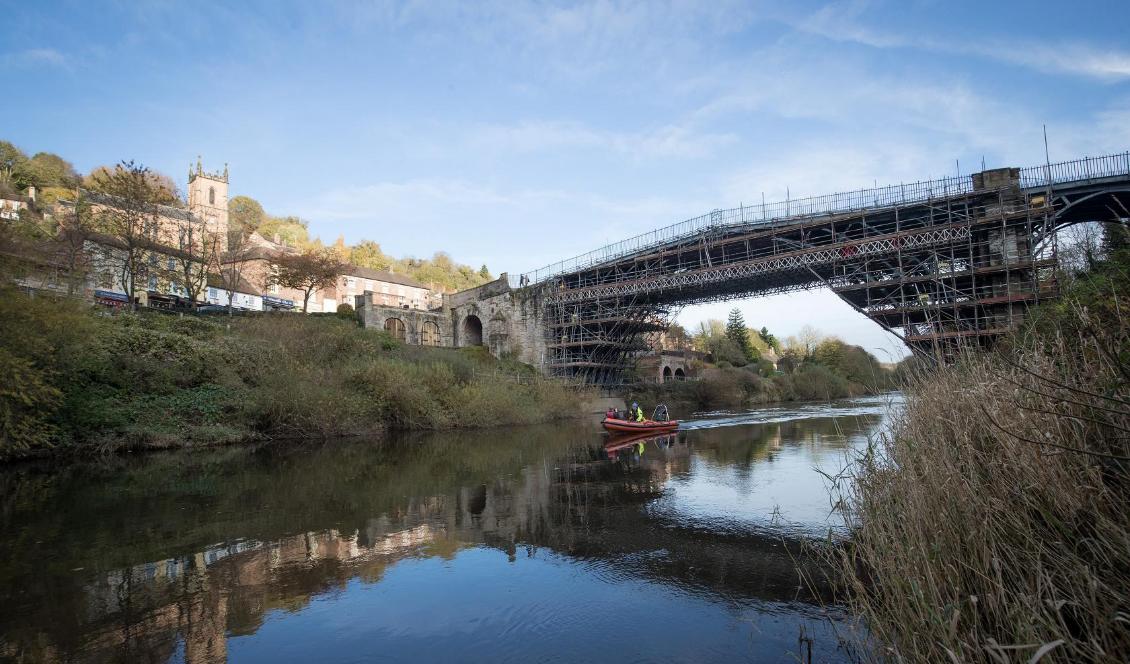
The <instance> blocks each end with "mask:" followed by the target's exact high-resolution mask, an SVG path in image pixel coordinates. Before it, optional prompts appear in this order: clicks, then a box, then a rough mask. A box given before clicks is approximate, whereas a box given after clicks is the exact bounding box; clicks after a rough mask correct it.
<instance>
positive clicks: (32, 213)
mask: <svg viewBox="0 0 1130 664" xmlns="http://www.w3.org/2000/svg"><path fill="white" fill-rule="evenodd" d="M110 171H112V168H111V167H107V166H97V167H95V168H93V169H91V171H90V173H87V174H85V175H84V174H80V173H79V172H78V171H76V170H75V168H74V166H73V165H72V164H71V163H70V162H69V161H67V160H66V159H64V158H62V157H60V156H59V155H56V154H52V153H49V152H38V153H35V154H34V155H32V156H30V157H29V156H28V155H27V153H25V152H24V151H23V150H21V149H20V148H19V147H17V146H16V145H14V144H12V143H11V142H9V141H2V140H0V194H5V193H7V194H11V195H21V196H22V195H26V194H27V193H28V192H29V190H30V188H31V187H35V189H36V200H35V201H33V202H31V207H30V208H29V209H28V210H27V211H26V215H27V216H29V217H32V218H31V219H28V220H27V221H29V222H31V223H36V222H41V221H42V218H43V216H44V213H47V212H49V211H50V208H51V206H52V205H54V204H55V203H56V202H57V201H59V200H61V199H64V200H74V199H75V197H76V195H77V193H78V189H79V188H80V187H81V188H84V189H87V190H90V191H99V190H100V188H101V187H102V186H103V185H102V183H104V182H105V181H106V179H107V178H105V177H99V174H100V173H101V174H105V173H109V172H110ZM149 177H150V178H151V179H152V184H153V185H154V190H155V191H156V192H158V199H157V200H156V202H158V203H161V204H164V205H171V206H174V207H184V206H185V205H186V204H185V201H184V200H183V196H182V195H181V193H180V191H179V190H178V188H177V186H176V182H175V181H174V180H173V178H171V177H169V176H168V175H165V174H163V173H158V172H156V171H150V172H149ZM228 207H229V215H230V225H231V229H230V231H231V232H232V233H251V232H257V233H259V234H260V235H262V236H263V237H265V238H266V239H268V240H272V241H278V242H281V243H284V244H286V245H288V246H291V247H295V248H298V249H318V248H322V247H323V246H327V245H326V243H325V242H323V240H322V239H321V238H318V237H315V236H311V234H310V224H309V222H308V221H307V220H305V219H302V218H300V217H297V216H294V215H287V214H281V215H274V214H268V213H267V212H266V211H265V210H264V208H263V206H262V204H260V203H259V201H257V200H255V199H254V198H251V197H250V196H235V197H233V198H232V199H231V200H230V201H229V202H228ZM50 230H51V229H49V228H48V229H46V230H45V232H50ZM328 246H330V247H332V248H333V249H334V250H335V252H336V253H337V254H338V258H339V259H340V260H342V261H345V262H349V263H352V264H354V265H358V266H360V267H368V268H373V269H376V270H391V271H393V272H397V273H400V274H405V275H408V276H409V277H412V278H413V279H415V280H416V281H419V282H421V283H423V284H426V285H427V286H429V287H430V288H432V289H433V290H437V291H444V292H454V291H458V290H463V289H467V288H473V287H475V286H479V285H482V284H484V283H486V282H488V281H491V280H493V278H494V277H493V276H492V275H491V272H490V270H489V269H488V268H487V266H486V265H482V266H480V267H477V268H476V267H474V266H471V265H465V264H462V263H459V262H457V261H455V260H454V259H453V258H452V257H451V256H450V255H449V254H447V253H446V252H443V251H437V252H436V253H435V254H433V255H432V256H431V257H430V258H415V257H411V256H409V257H402V258H396V257H393V256H390V255H388V254H385V253H384V251H383V250H382V249H381V246H380V244H379V243H377V242H376V241H373V240H367V239H363V240H360V241H358V242H356V243H355V244H352V245H347V244H346V243H345V240H344V238H342V237H339V238H337V240H336V241H335V242H334V243H332V244H330V245H328Z"/></svg>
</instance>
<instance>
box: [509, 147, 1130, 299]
mask: <svg viewBox="0 0 1130 664" xmlns="http://www.w3.org/2000/svg"><path fill="white" fill-rule="evenodd" d="M1128 174H1130V152H1123V153H1121V154H1116V155H1107V156H1103V157H1085V158H1083V159H1076V160H1073V161H1065V162H1060V163H1057V164H1051V165H1050V166H1048V165H1044V166H1033V167H1031V168H1022V169H1021V171H1020V180H1021V186H1023V187H1025V188H1029V187H1038V186H1044V185H1046V184H1047V183H1048V181H1049V179H1050V181H1051V183H1052V184H1059V183H1064V182H1075V181H1080V180H1093V179H1099V178H1105V177H1114V176H1118V175H1128ZM972 190H973V180H972V178H971V177H969V176H960V177H948V178H940V179H937V180H926V181H923V182H909V183H903V184H897V185H888V186H885V187H875V188H871V189H860V190H856V191H849V192H841V193H835V194H826V195H823V196H813V197H809V198H798V199H792V200H784V201H778V202H776V203H763V204H760V205H748V206H747V205H742V206H739V207H736V208H730V209H726V210H712V211H711V212H709V213H707V214H704V215H700V216H698V217H693V218H691V219H687V220H686V221H682V222H679V223H677V224H672V225H670V226H665V227H663V228H659V229H656V230H654V231H650V232H648V233H644V234H642V235H637V236H635V237H631V238H628V239H626V240H621V241H620V242H616V243H613V244H609V245H607V246H604V247H601V248H600V249H596V250H594V251H590V252H587V253H584V254H581V255H579V256H574V257H573V258H569V259H566V260H563V261H560V262H557V263H554V264H552V265H547V266H546V267H543V268H540V269H537V270H534V271H532V272H527V273H525V274H522V275H515V276H512V277H510V282H511V286H513V287H520V286H525V285H530V284H536V283H539V282H542V281H546V280H548V279H551V278H553V277H555V276H558V275H561V274H569V273H572V272H577V271H579V270H584V269H586V268H589V267H592V266H594V265H600V264H602V263H607V262H609V261H612V260H615V259H619V258H624V257H626V256H631V255H632V254H636V253H641V252H644V251H646V250H648V249H650V248H652V247H654V246H656V245H662V244H668V243H672V242H676V241H679V240H683V239H686V238H689V237H693V236H695V235H698V234H700V233H702V232H703V231H706V230H708V229H710V228H723V227H729V226H742V225H746V226H750V225H752V226H760V225H766V226H767V225H771V224H774V223H779V222H783V221H788V222H790V223H792V222H794V221H796V220H799V219H804V218H807V217H814V216H818V215H827V214H837V213H849V212H861V211H865V210H870V209H876V208H889V207H896V206H899V205H905V204H908V203H921V202H925V201H931V200H935V199H942V198H950V197H953V196H960V195H962V194H966V193H969V192H971V191H972Z"/></svg>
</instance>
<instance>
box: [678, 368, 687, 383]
mask: <svg viewBox="0 0 1130 664" xmlns="http://www.w3.org/2000/svg"><path fill="white" fill-rule="evenodd" d="M686 379H687V372H685V371H683V368H682V367H679V368H678V369H675V380H686Z"/></svg>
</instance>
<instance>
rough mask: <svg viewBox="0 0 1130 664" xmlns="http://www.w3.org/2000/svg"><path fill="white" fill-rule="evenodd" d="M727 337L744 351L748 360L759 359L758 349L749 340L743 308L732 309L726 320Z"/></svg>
mask: <svg viewBox="0 0 1130 664" xmlns="http://www.w3.org/2000/svg"><path fill="white" fill-rule="evenodd" d="M726 338H727V339H729V340H730V341H731V342H733V344H734V345H735V346H737V347H738V348H739V349H740V350H741V351H742V354H743V355H745V357H746V360H747V361H752V360H756V359H757V357H758V354H757V351H755V350H754V349H753V344H751V343H750V341H749V333H748V331H747V330H746V327H745V317H743V316H742V311H741V309H738V308H737V307H734V308H733V309H731V310H730V317H729V319H728V320H727V321H726Z"/></svg>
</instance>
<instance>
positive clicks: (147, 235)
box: [92, 161, 162, 310]
mask: <svg viewBox="0 0 1130 664" xmlns="http://www.w3.org/2000/svg"><path fill="white" fill-rule="evenodd" d="M92 177H94V178H95V179H94V183H95V184H96V185H97V187H98V191H101V192H102V193H104V194H106V195H108V196H110V197H111V198H110V201H109V202H108V203H106V204H104V205H100V206H99V207H98V208H97V210H96V211H95V213H94V216H95V227H96V229H97V230H99V231H101V232H102V233H105V234H107V235H109V236H110V237H112V238H114V239H115V240H116V241H117V242H116V244H117V245H118V247H117V249H118V252H117V253H116V254H114V253H113V252H112V253H111V258H110V260H111V261H114V263H116V267H117V269H118V273H119V276H120V277H121V283H122V286H123V287H124V288H125V291H126V297H127V298H128V300H129V303H130V308H131V309H134V310H136V309H137V302H136V300H135V298H134V294H135V292H136V290H137V278H138V276H140V275H142V274H143V273H145V272H146V266H145V257H146V253H147V252H146V249H147V248H148V247H150V246H151V245H152V243H153V241H154V239H155V237H156V234H157V224H158V215H157V201H158V200H159V199H160V197H161V196H162V192H161V190H160V188H159V186H157V185H156V183H155V180H154V178H153V174H152V173H151V172H150V171H149V169H148V168H146V167H145V166H142V165H141V164H137V163H134V162H133V161H123V162H121V163H119V164H118V165H117V166H115V167H114V170H112V171H111V170H109V169H107V168H102V169H101V170H99V171H98V172H97V174H96V175H93V176H92ZM114 256H116V259H115V258H114Z"/></svg>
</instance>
